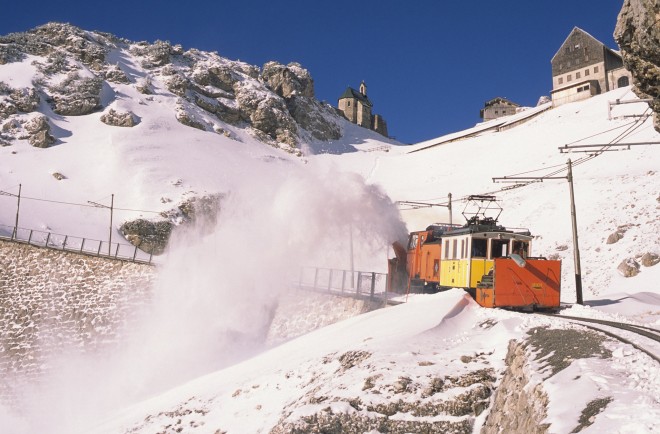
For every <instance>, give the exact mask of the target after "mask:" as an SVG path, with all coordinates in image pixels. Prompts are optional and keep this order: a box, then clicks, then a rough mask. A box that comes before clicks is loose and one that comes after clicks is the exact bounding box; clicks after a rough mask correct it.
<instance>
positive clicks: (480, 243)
mask: <svg viewBox="0 0 660 434" xmlns="http://www.w3.org/2000/svg"><path fill="white" fill-rule="evenodd" d="M487 241H488V240H486V239H485V238H483V239H480V238H473V239H472V257H473V258H485V257H486V250H487V249H486V246H487Z"/></svg>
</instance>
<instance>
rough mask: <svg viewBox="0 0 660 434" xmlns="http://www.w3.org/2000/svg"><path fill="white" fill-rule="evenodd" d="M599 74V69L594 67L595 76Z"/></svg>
mask: <svg viewBox="0 0 660 434" xmlns="http://www.w3.org/2000/svg"><path fill="white" fill-rule="evenodd" d="M597 73H598V67H597V66H594V74H597Z"/></svg>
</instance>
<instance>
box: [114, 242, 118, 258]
mask: <svg viewBox="0 0 660 434" xmlns="http://www.w3.org/2000/svg"><path fill="white" fill-rule="evenodd" d="M118 254H119V243H117V248H116V249H115V259H117V255H118Z"/></svg>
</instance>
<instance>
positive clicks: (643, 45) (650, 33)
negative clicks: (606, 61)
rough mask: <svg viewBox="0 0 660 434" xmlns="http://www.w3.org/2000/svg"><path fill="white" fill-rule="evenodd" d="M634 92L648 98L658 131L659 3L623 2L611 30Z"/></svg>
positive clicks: (659, 84)
mask: <svg viewBox="0 0 660 434" xmlns="http://www.w3.org/2000/svg"><path fill="white" fill-rule="evenodd" d="M614 38H615V39H616V42H617V43H618V44H619V47H621V54H622V55H623V61H624V63H625V66H626V68H627V69H628V70H629V71H630V72H631V73H632V75H633V80H634V85H635V86H634V90H635V93H637V95H639V96H640V97H641V98H650V99H653V101H652V102H651V103H650V104H649V105H650V106H651V108H652V109H653V112H654V118H655V129H656V130H657V131H660V115H659V114H660V1H658V0H625V1H624V3H623V7H622V8H621V12H620V13H619V18H618V22H617V25H616V29H615V31H614Z"/></svg>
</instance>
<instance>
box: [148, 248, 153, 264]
mask: <svg viewBox="0 0 660 434" xmlns="http://www.w3.org/2000/svg"><path fill="white" fill-rule="evenodd" d="M153 257H154V249H153V247H152V248H151V250H149V263H150V264H151V258H153Z"/></svg>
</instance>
